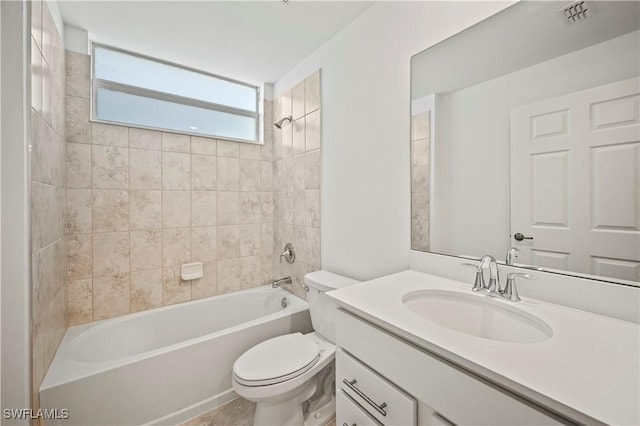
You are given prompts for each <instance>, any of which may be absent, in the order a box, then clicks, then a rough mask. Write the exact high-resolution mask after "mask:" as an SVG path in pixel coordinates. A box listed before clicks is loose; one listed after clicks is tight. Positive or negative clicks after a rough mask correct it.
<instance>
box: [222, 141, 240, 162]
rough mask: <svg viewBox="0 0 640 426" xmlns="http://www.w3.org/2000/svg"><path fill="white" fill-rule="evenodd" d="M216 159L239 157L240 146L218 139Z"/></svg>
mask: <svg viewBox="0 0 640 426" xmlns="http://www.w3.org/2000/svg"><path fill="white" fill-rule="evenodd" d="M217 155H218V157H235V158H238V157H240V144H239V143H238V142H232V141H225V140H220V139H218V150H217Z"/></svg>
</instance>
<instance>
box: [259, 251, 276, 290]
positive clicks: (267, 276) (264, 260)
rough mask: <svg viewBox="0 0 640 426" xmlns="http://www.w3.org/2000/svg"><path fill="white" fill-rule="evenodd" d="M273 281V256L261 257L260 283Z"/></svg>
mask: <svg viewBox="0 0 640 426" xmlns="http://www.w3.org/2000/svg"><path fill="white" fill-rule="evenodd" d="M272 281H273V256H262V257H260V283H261V284H269V283H271V282H272Z"/></svg>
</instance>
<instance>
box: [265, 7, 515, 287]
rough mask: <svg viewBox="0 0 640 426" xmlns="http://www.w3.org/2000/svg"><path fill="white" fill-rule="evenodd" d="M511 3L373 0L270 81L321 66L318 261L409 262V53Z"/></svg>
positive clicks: (382, 268)
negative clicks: (321, 44)
mask: <svg viewBox="0 0 640 426" xmlns="http://www.w3.org/2000/svg"><path fill="white" fill-rule="evenodd" d="M512 3H513V2H506V1H502V2H473V1H472V2H439V1H434V2H379V3H376V4H374V5H373V6H371V7H370V8H369V9H367V10H366V11H365V12H364V13H363V14H362V15H360V16H359V17H358V18H356V19H355V20H354V21H353V22H352V23H351V24H349V25H348V26H347V27H345V28H344V29H343V30H342V31H341V32H339V33H338V34H336V35H335V36H334V37H333V38H332V39H331V40H329V41H328V42H327V43H325V44H324V45H323V46H322V47H321V48H319V49H318V50H317V51H315V52H314V53H313V54H311V55H310V56H309V57H308V58H306V59H305V60H304V61H302V62H301V63H300V64H299V65H297V66H296V67H295V68H294V69H292V70H291V71H290V72H289V73H287V74H286V75H285V76H283V77H282V78H281V79H280V80H279V81H278V82H276V84H275V95H276V96H278V95H280V94H281V93H282V92H283V91H284V90H286V89H287V88H289V87H292V86H294V85H295V84H296V83H298V82H299V81H301V80H302V79H303V78H304V77H305V76H307V75H309V74H311V73H312V72H313V71H315V70H316V69H318V68H321V69H322V76H321V84H322V105H323V111H322V189H321V197H322V208H321V209H322V213H321V218H322V219H321V220H322V224H321V229H322V235H321V246H322V247H321V262H322V268H323V269H327V270H330V271H333V272H336V273H341V274H344V275H348V276H351V277H354V278H358V279H370V278H373V277H376V276H380V275H384V274H388V273H392V272H396V271H399V270H403V269H406V268H407V267H408V264H409V241H410V240H409V191H410V188H409V167H410V164H409V114H410V112H409V105H410V96H409V84H410V79H409V70H410V67H409V65H410V58H411V56H412V55H414V54H416V53H418V52H419V51H421V50H423V49H426V48H427V47H429V46H431V45H433V44H435V43H437V42H438V41H441V40H443V39H444V38H447V37H449V36H451V35H453V34H455V33H456V32H459V31H461V30H462V29H464V28H466V27H468V26H470V25H473V24H474V23H476V22H478V21H480V20H482V19H484V18H486V17H488V16H490V15H492V14H494V13H496V12H498V11H499V10H501V9H503V8H505V7H507V6H509V5H510V4H512ZM292 36H293V35H292Z"/></svg>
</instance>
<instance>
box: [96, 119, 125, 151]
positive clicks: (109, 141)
mask: <svg viewBox="0 0 640 426" xmlns="http://www.w3.org/2000/svg"><path fill="white" fill-rule="evenodd" d="M91 143H92V144H94V145H111V146H120V147H128V146H129V128H127V127H123V126H115V125H113V124H104V123H91Z"/></svg>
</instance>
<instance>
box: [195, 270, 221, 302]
mask: <svg viewBox="0 0 640 426" xmlns="http://www.w3.org/2000/svg"><path fill="white" fill-rule="evenodd" d="M202 268H203V276H202V278H200V279H199V280H193V281H192V282H191V298H192V299H202V298H204V297H211V296H215V295H216V293H217V290H218V285H217V284H218V268H217V262H215V261H211V262H204V263H203V265H202Z"/></svg>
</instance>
